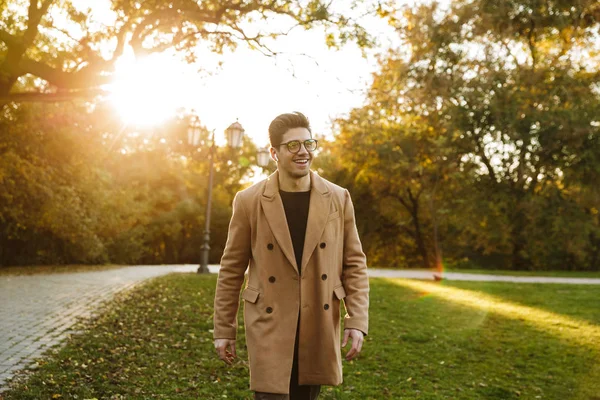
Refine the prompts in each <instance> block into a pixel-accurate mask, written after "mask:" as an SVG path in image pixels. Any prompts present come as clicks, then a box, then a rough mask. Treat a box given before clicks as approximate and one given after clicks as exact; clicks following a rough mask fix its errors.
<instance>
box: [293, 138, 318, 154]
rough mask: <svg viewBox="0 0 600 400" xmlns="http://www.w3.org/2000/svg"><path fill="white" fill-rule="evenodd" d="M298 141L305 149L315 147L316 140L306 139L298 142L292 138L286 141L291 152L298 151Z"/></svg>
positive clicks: (313, 149)
mask: <svg viewBox="0 0 600 400" xmlns="http://www.w3.org/2000/svg"><path fill="white" fill-rule="evenodd" d="M300 143H304V147H305V148H306V150H307V151H315V150H316V149H317V141H316V140H314V139H308V140H305V141H304V142H300V141H299V140H292V141H291V142H288V143H287V148H288V150H289V151H290V152H292V153H297V152H299V151H300Z"/></svg>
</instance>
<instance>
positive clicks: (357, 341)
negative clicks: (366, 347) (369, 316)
mask: <svg viewBox="0 0 600 400" xmlns="http://www.w3.org/2000/svg"><path fill="white" fill-rule="evenodd" d="M349 337H350V338H352V348H351V349H350V350H349V351H348V353H346V361H350V360H352V359H353V358H354V357H356V356H357V355H358V354H359V353H360V351H361V350H362V345H363V341H364V334H363V333H362V331H359V330H358V329H344V340H343V341H342V347H346V344H348V338H349Z"/></svg>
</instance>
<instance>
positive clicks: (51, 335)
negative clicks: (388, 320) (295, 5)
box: [0, 265, 600, 392]
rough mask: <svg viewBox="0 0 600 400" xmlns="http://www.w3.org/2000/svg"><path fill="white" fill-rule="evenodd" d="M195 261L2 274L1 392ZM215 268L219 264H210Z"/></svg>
mask: <svg viewBox="0 0 600 400" xmlns="http://www.w3.org/2000/svg"><path fill="white" fill-rule="evenodd" d="M196 269H197V266H196V265H170V266H134V267H123V268H115V269H108V270H104V271H90V272H75V273H60V274H38V275H29V276H0V305H1V307H0V392H2V386H3V384H4V382H6V380H7V379H8V378H9V377H11V376H12V375H13V374H14V372H15V371H16V370H19V369H22V368H24V367H26V366H27V365H28V364H30V363H31V362H32V361H34V359H35V358H36V357H39V356H41V355H42V353H44V352H45V351H46V350H47V349H48V348H49V347H51V346H53V345H55V344H58V343H60V342H61V340H62V339H64V338H65V337H66V336H67V335H68V334H70V333H72V332H73V331H72V330H71V328H72V327H73V325H74V324H75V322H77V319H78V318H82V317H88V316H90V314H91V313H92V312H93V311H94V309H95V308H96V307H97V306H98V305H99V304H100V303H101V302H104V301H106V300H109V299H110V298H112V296H113V295H114V294H115V293H116V292H119V291H121V290H124V289H129V288H132V287H133V286H135V285H138V284H139V283H141V282H143V281H144V280H146V279H148V278H152V277H155V276H160V275H164V274H167V273H170V272H194V271H196ZM209 269H210V271H211V272H213V273H216V272H218V270H219V266H217V265H211V266H209ZM369 275H370V276H372V277H390V278H412V279H433V274H432V273H431V272H428V271H422V270H421V271H419V270H384V269H370V270H369ZM444 279H448V280H472V281H504V282H543V283H573V284H600V279H587V278H547V277H515V276H498V275H479V274H462V273H444Z"/></svg>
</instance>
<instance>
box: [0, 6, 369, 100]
mask: <svg viewBox="0 0 600 400" xmlns="http://www.w3.org/2000/svg"><path fill="white" fill-rule="evenodd" d="M102 4H110V5H111V11H110V13H107V14H109V15H107V18H106V19H107V20H108V21H109V22H107V24H108V25H105V24H104V23H103V22H104V21H101V23H98V22H97V21H94V19H92V12H91V8H88V9H82V8H81V6H79V7H77V6H76V5H75V3H74V2H72V1H70V0H31V1H30V2H29V5H28V6H26V5H24V4H17V3H15V2H12V4H11V2H9V1H3V2H0V15H2V21H3V22H2V23H0V104H4V103H6V102H9V101H32V100H33V101H56V100H64V99H72V98H76V97H89V96H93V95H97V94H99V93H102V85H104V84H107V83H110V82H111V79H112V75H113V73H114V70H115V62H116V61H117V59H118V58H119V57H120V56H121V55H122V54H123V52H124V51H125V49H126V48H127V47H131V48H132V50H133V52H134V53H135V55H136V57H143V56H145V55H148V54H151V53H156V52H162V51H165V50H167V49H173V50H175V51H177V52H179V53H181V54H182V55H183V56H184V57H185V59H186V60H187V61H188V62H194V61H196V58H197V54H196V52H197V49H198V47H197V46H198V45H199V44H202V45H204V46H206V47H208V48H209V49H210V50H211V51H214V52H216V53H220V52H222V51H223V50H224V49H225V48H235V47H236V46H237V45H239V44H240V43H245V44H247V45H249V46H251V47H252V48H255V49H257V50H260V51H262V52H263V53H265V54H268V55H273V54H275V52H274V51H272V50H271V49H270V47H269V43H270V40H272V39H274V38H276V37H278V36H280V35H285V34H286V33H287V32H289V31H290V30H292V29H294V28H296V27H299V28H303V29H310V28H312V27H315V26H322V27H324V29H325V33H326V40H327V43H328V44H329V45H331V46H336V45H340V44H342V43H345V42H346V41H348V40H356V41H357V43H358V44H359V45H361V46H366V45H369V44H370V41H371V39H370V38H369V35H368V34H367V32H366V31H365V29H364V28H362V27H361V26H360V25H359V24H358V23H357V22H356V21H354V20H352V19H350V18H349V17H346V16H344V15H342V14H340V13H337V12H335V11H333V10H332V7H331V3H330V2H326V1H323V0H310V1H300V0H253V1H247V0H242V1H233V0H231V1H223V0H207V1H200V2H199V1H195V0H169V1H158V0H149V1H142V2H139V1H133V0H112V1H110V3H102ZM102 4H100V5H98V4H96V5H95V6H96V7H98V6H101V5H102ZM26 82H29V83H32V82H33V83H35V86H36V87H37V88H38V90H37V91H35V92H30V91H27V90H23V84H24V83H26Z"/></svg>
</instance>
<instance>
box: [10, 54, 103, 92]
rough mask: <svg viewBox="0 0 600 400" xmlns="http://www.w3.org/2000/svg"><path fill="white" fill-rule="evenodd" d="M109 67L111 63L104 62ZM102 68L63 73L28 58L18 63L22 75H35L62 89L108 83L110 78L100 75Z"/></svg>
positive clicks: (97, 66)
mask: <svg viewBox="0 0 600 400" xmlns="http://www.w3.org/2000/svg"><path fill="white" fill-rule="evenodd" d="M109 65H111V62H106V65H104V66H109ZM104 66H101V65H97V64H93V65H89V66H87V67H85V68H83V69H81V70H80V71H77V72H65V71H62V70H60V69H58V68H53V67H50V66H48V65H46V64H44V63H41V62H38V61H34V60H31V59H28V58H23V59H22V60H21V62H20V63H19V69H20V70H21V71H20V72H21V73H22V75H23V74H26V73H29V74H32V75H35V76H37V77H39V78H42V79H44V80H46V81H47V82H48V83H50V84H52V85H55V86H57V87H59V88H62V89H83V88H88V87H90V86H99V85H104V84H107V83H110V82H111V79H112V77H111V76H108V75H101V73H102V72H103V71H104V70H105V68H103V67H104Z"/></svg>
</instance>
